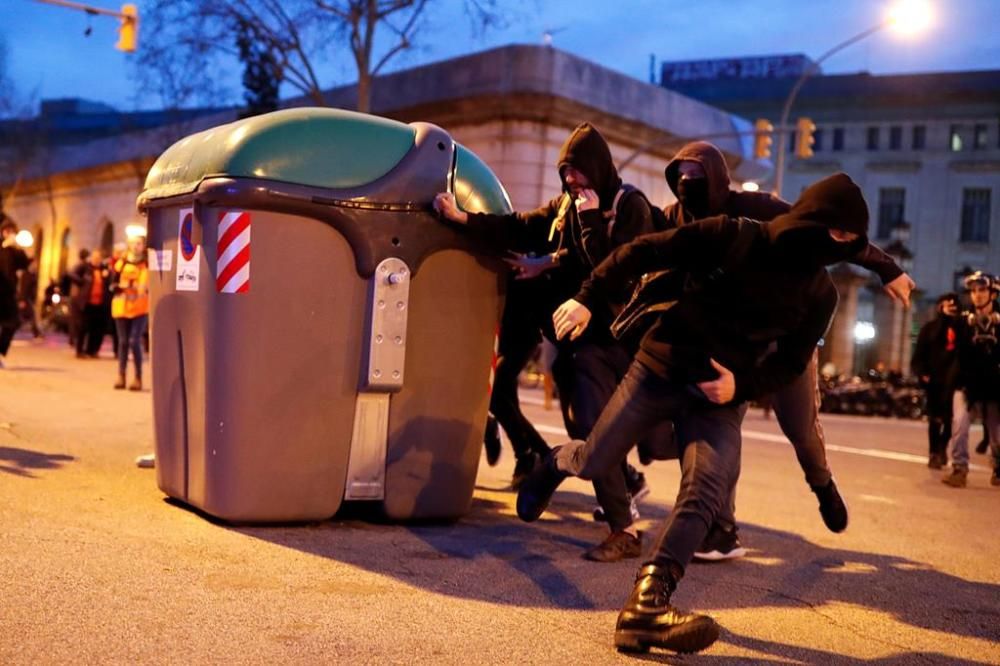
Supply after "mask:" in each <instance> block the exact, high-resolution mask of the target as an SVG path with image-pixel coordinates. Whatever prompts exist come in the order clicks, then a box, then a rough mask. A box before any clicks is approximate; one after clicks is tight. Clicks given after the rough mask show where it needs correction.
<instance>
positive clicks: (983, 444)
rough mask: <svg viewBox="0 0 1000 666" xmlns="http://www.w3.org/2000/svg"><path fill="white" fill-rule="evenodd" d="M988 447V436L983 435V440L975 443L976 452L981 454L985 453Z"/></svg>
mask: <svg viewBox="0 0 1000 666" xmlns="http://www.w3.org/2000/svg"><path fill="white" fill-rule="evenodd" d="M989 448H990V438H989V437H983V441H981V442H979V444H977V445H976V453H978V454H980V455H982V454H984V453H986V450H987V449H989Z"/></svg>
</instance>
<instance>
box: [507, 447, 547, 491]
mask: <svg viewBox="0 0 1000 666" xmlns="http://www.w3.org/2000/svg"><path fill="white" fill-rule="evenodd" d="M539 461H540V458H539V457H538V454H537V453H535V452H533V451H532V452H531V453H527V454H525V455H523V456H522V457H520V458H518V459H517V463H515V465H514V476H512V477H511V479H510V489H511V490H517V489H518V488H520V487H521V484H522V483H523V482H524V480H525V479H526V478H527V477H528V475H529V474H531V473H532V472H533V471H534V469H535V467H537V466H538V464H539Z"/></svg>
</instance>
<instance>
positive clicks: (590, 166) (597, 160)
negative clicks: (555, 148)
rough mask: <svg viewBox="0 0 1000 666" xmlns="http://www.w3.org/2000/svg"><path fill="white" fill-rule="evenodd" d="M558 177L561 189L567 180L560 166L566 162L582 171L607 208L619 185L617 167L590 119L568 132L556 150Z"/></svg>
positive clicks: (609, 207)
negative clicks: (557, 153) (560, 181)
mask: <svg viewBox="0 0 1000 666" xmlns="http://www.w3.org/2000/svg"><path fill="white" fill-rule="evenodd" d="M556 164H557V166H558V167H559V178H560V180H562V181H563V191H567V192H568V191H569V190H568V189H567V188H566V181H565V179H564V178H563V170H564V169H565V168H566V167H567V166H572V167H573V168H574V169H576V170H577V171H579V172H580V173H582V174H583V175H584V176H586V177H587V180H589V181H590V187H591V189H593V190H594V191H595V192H597V194H598V195H599V196H600V197H601V209H602V210H610V209H611V204H612V203H613V202H614V200H615V195H616V194H617V193H618V189H619V188H620V187H621V185H622V179H621V178H620V177H619V176H618V169H617V168H616V167H615V163H614V160H613V159H611V149H610V148H609V147H608V142H607V141H605V140H604V137H603V136H601V133H600V132H598V131H597V128H596V127H594V126H593V125H591V124H590V123H582V124H580V125H578V126H577V127H576V129H574V130H573V133H572V134H570V135H569V138H568V139H566V142H565V143H564V144H563V146H562V148H561V149H560V150H559V159H558V161H557V163H556Z"/></svg>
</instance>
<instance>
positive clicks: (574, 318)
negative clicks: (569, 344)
mask: <svg viewBox="0 0 1000 666" xmlns="http://www.w3.org/2000/svg"><path fill="white" fill-rule="evenodd" d="M590 317H591V313H590V310H589V309H588V308H587V306H586V305H584V304H583V303H581V302H580V301H577V300H574V299H572V298H571V299H569V300H568V301H566V302H565V303H563V304H562V305H560V306H559V307H558V308H556V311H555V312H553V313H552V323H553V325H555V329H556V339H557V340H562V339H563V338H565V337H566V336H567V335H569V339H570V340H576V339H577V338H578V337H580V336H581V335H582V334H583V332H584V331H585V330H587V324H589V323H590Z"/></svg>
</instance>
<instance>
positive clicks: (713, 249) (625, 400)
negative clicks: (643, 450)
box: [517, 173, 868, 652]
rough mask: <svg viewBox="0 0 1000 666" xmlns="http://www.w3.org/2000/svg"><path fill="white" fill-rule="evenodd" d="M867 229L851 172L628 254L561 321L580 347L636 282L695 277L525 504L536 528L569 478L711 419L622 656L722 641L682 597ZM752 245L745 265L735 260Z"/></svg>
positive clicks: (693, 443)
mask: <svg viewBox="0 0 1000 666" xmlns="http://www.w3.org/2000/svg"><path fill="white" fill-rule="evenodd" d="M867 231H868V207H867V204H866V203H865V200H864V197H863V196H862V194H861V190H860V188H858V186H857V185H856V184H855V183H854V182H853V181H852V180H851V179H850V178H849V177H848V176H847V175H846V174H843V173H839V174H836V175H834V176H830V177H829V178H825V179H823V180H820V181H818V182H817V183H814V184H813V185H811V186H810V187H808V188H807V189H806V190H805V191H804V192H803V193H802V196H801V197H800V198H799V200H798V201H797V202H796V203H795V205H794V206H792V208H791V209H790V211H789V212H788V213H786V214H784V215H781V216H778V217H777V218H776V219H775V220H774V221H773V222H771V223H768V224H763V223H760V222H756V221H754V220H749V219H746V218H734V217H728V216H717V217H712V218H707V219H703V220H701V221H699V222H696V223H692V224H686V225H682V226H680V227H679V228H677V229H674V230H670V231H664V232H660V233H655V234H649V235H646V236H642V237H640V238H638V239H636V240H634V241H632V242H631V243H628V244H626V245H624V246H622V247H619V248H618V249H617V250H615V251H614V252H612V253H611V255H610V256H609V257H608V258H607V259H605V260H604V262H602V263H601V264H600V265H599V266H598V267H597V268H596V269H595V270H594V271H593V273H592V275H591V277H590V279H589V280H587V281H585V282H584V284H583V285H582V287H581V288H580V290H579V292H578V293H577V294H576V296H575V297H574V298H573V299H570V300H568V301H567V302H566V303H564V304H563V305H561V306H560V307H559V308H558V309H557V310H556V313H555V315H554V325H555V330H556V335H557V336H558V337H559V338H563V337H569V338H571V339H572V338H576V339H579V338H580V337H582V336H583V335H585V334H586V332H587V331H588V330H589V329H590V327H591V326H593V325H595V324H597V323H598V322H599V320H598V318H597V316H596V314H595V313H596V312H599V311H600V309H601V308H602V307H604V305H603V304H604V303H606V302H607V301H608V300H609V299H613V298H614V295H615V294H616V293H618V290H619V289H621V288H622V287H624V286H626V285H628V284H629V282H630V281H631V280H633V279H635V278H637V277H639V276H640V275H643V274H648V273H650V272H653V271H657V270H664V269H670V270H677V271H680V272H683V273H684V274H685V275H686V279H685V281H684V289H683V291H682V293H681V294H680V295H679V297H678V298H677V300H676V302H674V303H673V304H672V306H671V307H668V308H666V309H663V310H661V311H660V312H659V314H658V317H657V320H656V323H655V324H654V325H653V326H652V327H651V328H650V329H648V331H647V332H646V333H645V335H644V336H643V338H642V342H641V345H640V348H639V352H638V354H637V355H636V358H635V360H634V361H633V362H632V364H631V366H630V368H629V370H628V373H627V374H626V376H625V378H624V379H623V380H622V382H621V384H620V385H619V386H618V388H617V390H616V391H615V394H614V396H613V397H612V398H611V400H610V401H609V403H608V405H607V407H606V408H605V410H604V411H603V412H602V413H601V415H600V418H599V419H598V421H597V423H596V424H595V425H594V428H593V430H592V431H591V433H590V435H589V437H587V439H586V440H573V441H570V442H568V443H566V444H564V445H563V446H561V447H556V448H554V449H553V451H552V453H551V454H550V456H549V457H548V458H547V459H546V462H545V464H544V465H543V466H541V467H539V468H538V469H537V470H535V471H534V472H533V473H532V474H531V475H530V476H529V477H528V478H527V479H525V481H524V483H523V484H522V485H521V489H520V491H519V492H518V496H517V514H518V516H519V517H520V518H521V519H522V520H524V521H527V522H531V521H534V520H537V519H538V518H539V517H540V516H541V514H542V513H543V511H544V510H545V508H546V507H547V506H548V504H549V502H550V501H551V498H552V496H553V494H554V493H555V491H556V489H557V488H558V486H559V485H560V484H561V483H562V481H563V480H564V479H566V478H567V477H568V476H577V477H580V478H584V479H589V478H597V477H600V476H601V475H603V474H606V473H607V470H610V469H615V468H617V466H618V465H619V464H620V462H621V460H622V459H624V457H625V455H626V454H627V453H628V451H629V450H630V449H631V448H632V445H633V443H634V442H635V441H636V440H637V439H639V438H640V437H642V436H643V435H644V434H645V433H647V432H648V431H649V430H650V429H651V428H653V427H654V426H655V425H656V424H658V423H660V422H663V421H668V420H674V421H677V422H679V423H680V424H682V425H683V424H684V423H686V422H689V421H692V420H698V421H701V423H700V424H699V428H700V430H701V432H702V436H701V437H699V438H698V439H695V440H692V439H689V438H687V437H682V438H680V439H679V440H678V443H679V444H680V447H681V450H680V463H681V480H680V487H679V489H678V494H677V499H676V501H675V502H674V504H673V508H672V509H671V512H670V515H669V517H668V518H667V520H666V523H665V526H664V528H663V530H662V531H661V533H660V538H659V540H658V543H657V545H656V548H655V550H654V551H653V553H652V557H650V558H649V559H648V560H647V561H646V562H645V563H644V564H643V565H642V567H641V568H640V569H639V573H638V576H637V578H636V582H635V585H634V588H633V590H632V594H631V595H630V597H629V599H628V601H627V602H626V603H625V606H624V608H623V609H622V611H621V612H620V614H619V616H618V622H617V625H616V627H615V646H616V647H617V648H618V649H619V650H621V651H629V652H637V651H646V650H648V649H649V648H650V647H661V648H666V649H669V650H674V651H677V652H696V651H699V650H702V649H705V648H706V647H708V646H709V645H711V644H712V643H713V642H714V641H715V640H716V639H717V638H718V635H719V626H718V625H717V624H716V623H715V621H714V620H713V619H712V618H710V617H708V616H705V615H700V614H696V613H689V612H686V611H683V610H679V609H677V608H675V607H674V606H672V605H671V603H670V598H671V595H672V594H673V592H674V591H675V589H676V587H677V584H678V582H679V581H680V579H681V578H682V577H683V575H684V572H685V569H686V567H687V565H688V564H689V563H690V561H691V559H692V557H693V556H694V552H695V550H696V549H697V548H698V547H699V545H700V544H701V543H702V542H703V541H704V539H705V537H706V536H707V535H708V531H709V527H710V526H711V525H713V524H714V523H715V521H716V518H717V517H718V515H719V513H720V512H721V511H722V510H723V508H724V506H725V504H726V502H727V501H728V493H729V491H730V490H731V487H732V484H733V483H734V482H735V479H736V478H737V477H738V475H739V467H740V425H741V422H742V419H743V415H744V414H745V412H746V404H747V401H749V400H751V399H753V398H755V397H757V396H760V395H766V394H768V393H772V392H774V391H776V390H778V389H780V388H781V387H782V386H785V385H787V384H788V383H790V382H792V381H794V380H795V379H796V378H797V377H799V376H801V375H802V373H803V372H804V371H805V369H806V366H807V365H808V364H809V363H810V360H811V358H812V356H813V352H814V350H815V348H816V344H817V342H819V340H820V338H821V337H822V336H823V335H824V333H825V332H826V330H827V328H828V326H829V324H830V321H831V319H832V317H833V314H834V311H835V309H836V305H837V289H836V287H835V286H834V284H833V281H832V279H831V278H830V276H829V274H828V273H827V271H826V267H827V266H829V265H832V264H835V263H838V262H840V261H843V260H845V259H847V258H849V257H852V256H855V255H856V254H857V252H858V251H859V250H860V249H861V248H863V247H864V246H865V245H866V244H867V238H866V235H867ZM747 239H749V241H748V240H747ZM740 244H742V245H744V246H745V247H746V248H747V249H746V250H745V251H743V252H742V254H743V256H742V257H741V259H740V261H738V262H732V261H730V260H729V258H730V257H731V256H732V254H733V251H732V248H733V247H734V246H737V245H740Z"/></svg>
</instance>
